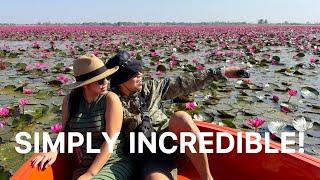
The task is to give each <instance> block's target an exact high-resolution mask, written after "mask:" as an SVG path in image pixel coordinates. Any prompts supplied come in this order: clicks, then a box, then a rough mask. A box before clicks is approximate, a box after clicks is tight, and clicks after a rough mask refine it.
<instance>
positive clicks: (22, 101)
mask: <svg viewBox="0 0 320 180" xmlns="http://www.w3.org/2000/svg"><path fill="white" fill-rule="evenodd" d="M28 103H29V101H28V99H26V98H21V99H20V100H19V105H20V106H25V105H27V104H28Z"/></svg>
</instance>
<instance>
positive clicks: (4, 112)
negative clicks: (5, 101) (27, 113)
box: [0, 107, 9, 117]
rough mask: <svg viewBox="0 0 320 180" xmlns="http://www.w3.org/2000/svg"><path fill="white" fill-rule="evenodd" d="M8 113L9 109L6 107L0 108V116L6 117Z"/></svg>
mask: <svg viewBox="0 0 320 180" xmlns="http://www.w3.org/2000/svg"><path fill="white" fill-rule="evenodd" d="M8 115H9V109H8V108H7V107H1V108H0V117H7V116H8Z"/></svg>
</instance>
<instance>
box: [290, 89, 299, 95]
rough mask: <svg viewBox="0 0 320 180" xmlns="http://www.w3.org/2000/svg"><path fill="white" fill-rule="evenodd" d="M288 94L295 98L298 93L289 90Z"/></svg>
mask: <svg viewBox="0 0 320 180" xmlns="http://www.w3.org/2000/svg"><path fill="white" fill-rule="evenodd" d="M288 94H289V95H290V96H297V94H298V91H297V90H295V89H289V91H288Z"/></svg>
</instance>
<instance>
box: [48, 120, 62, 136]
mask: <svg viewBox="0 0 320 180" xmlns="http://www.w3.org/2000/svg"><path fill="white" fill-rule="evenodd" d="M50 129H51V132H52V133H55V134H58V133H59V132H60V131H61V130H62V124H61V123H56V124H54V125H52V126H51V128H50Z"/></svg>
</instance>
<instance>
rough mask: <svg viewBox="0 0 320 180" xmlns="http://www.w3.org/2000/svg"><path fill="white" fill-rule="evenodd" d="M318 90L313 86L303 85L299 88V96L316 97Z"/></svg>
mask: <svg viewBox="0 0 320 180" xmlns="http://www.w3.org/2000/svg"><path fill="white" fill-rule="evenodd" d="M319 94H320V93H319V91H318V90H316V89H315V88H313V87H309V86H304V87H302V88H301V96H302V97H303V98H318V96H319Z"/></svg>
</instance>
